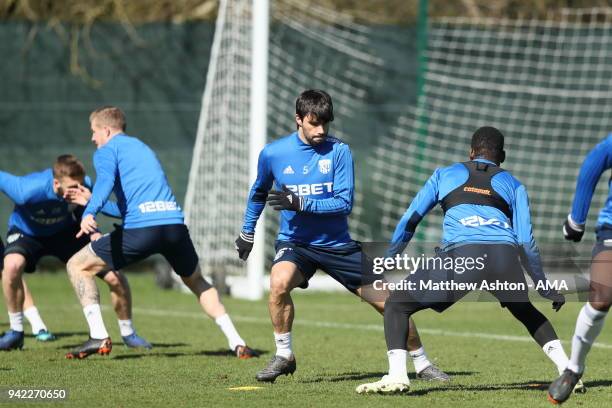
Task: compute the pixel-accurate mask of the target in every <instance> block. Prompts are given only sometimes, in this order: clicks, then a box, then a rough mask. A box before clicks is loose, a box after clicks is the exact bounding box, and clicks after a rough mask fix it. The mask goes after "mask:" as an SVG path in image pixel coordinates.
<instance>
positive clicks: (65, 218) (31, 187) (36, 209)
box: [0, 169, 120, 237]
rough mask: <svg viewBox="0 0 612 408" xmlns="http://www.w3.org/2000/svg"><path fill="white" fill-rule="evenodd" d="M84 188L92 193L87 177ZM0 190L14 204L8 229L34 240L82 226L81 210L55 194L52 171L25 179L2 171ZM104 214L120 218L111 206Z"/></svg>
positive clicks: (115, 209) (106, 206)
mask: <svg viewBox="0 0 612 408" xmlns="http://www.w3.org/2000/svg"><path fill="white" fill-rule="evenodd" d="M84 185H85V187H87V188H89V189H91V179H90V178H89V177H87V176H86V177H85V182H84ZM0 190H1V191H2V192H3V193H4V194H6V195H7V196H8V197H9V198H10V199H11V200H12V201H13V202H14V203H15V208H14V209H13V212H12V213H11V216H10V217H9V222H8V228H9V231H10V230H11V229H15V228H17V229H19V230H20V231H21V232H23V233H25V234H27V235H31V236H35V237H36V236H41V237H42V236H50V235H54V234H56V233H58V232H61V231H63V230H65V229H68V228H74V227H75V225H77V224H78V223H79V222H80V216H79V213H80V211H81V210H82V209H83V208H82V207H80V206H78V205H75V204H69V203H67V202H66V201H65V200H64V199H63V197H58V196H57V194H55V192H54V191H53V170H52V169H46V170H43V171H40V172H36V173H30V174H27V175H25V176H15V175H12V174H10V173H6V172H4V171H0ZM102 212H103V213H104V214H106V215H108V216H111V217H119V216H120V213H119V208H118V207H117V204H116V203H114V202H110V201H109V202H108V203H107V204H106V205H105V206H104V208H103V209H102Z"/></svg>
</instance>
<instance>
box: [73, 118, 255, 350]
mask: <svg viewBox="0 0 612 408" xmlns="http://www.w3.org/2000/svg"><path fill="white" fill-rule="evenodd" d="M89 121H90V124H91V131H92V137H91V139H92V141H93V142H94V144H95V145H96V146H97V148H98V149H97V151H96V153H95V154H94V160H93V161H94V167H95V169H96V174H97V179H96V184H95V185H94V188H93V191H92V195H91V198H90V199H89V203H88V204H87V207H86V208H85V211H84V212H83V217H82V219H81V227H80V231H79V233H78V236H81V235H83V234H91V233H93V232H95V231H96V229H97V223H96V219H95V217H96V215H97V214H98V212H100V211H101V210H102V208H103V207H104V205H105V204H106V203H107V201H108V198H109V196H110V194H111V192H114V193H115V196H116V198H117V205H118V207H119V212H120V214H121V218H122V219H123V225H122V226H119V227H117V228H116V229H115V230H114V231H113V232H112V233H110V234H106V235H104V236H102V237H101V238H100V239H98V240H96V241H93V242H91V244H89V245H87V246H86V247H84V248H83V249H81V250H80V251H79V252H78V253H76V254H75V255H74V256H73V257H72V258H70V260H69V261H68V265H67V269H68V275H69V276H70V281H71V282H72V285H73V286H74V289H75V291H76V294H77V297H78V298H79V301H80V302H81V305H82V306H83V312H84V314H85V317H86V319H87V323H88V325H89V332H90V337H89V340H87V341H86V342H85V343H84V344H83V345H82V346H80V347H78V348H77V349H76V350H74V351H72V352H69V353H68V354H66V357H67V358H85V357H87V356H89V355H91V354H95V353H99V354H108V353H110V352H111V349H112V343H111V339H110V337H109V335H108V332H107V331H106V327H105V326H104V321H103V320H102V314H101V312H100V295H99V293H98V288H97V287H96V283H95V280H94V276H95V275H96V274H97V273H100V272H104V271H107V270H111V269H112V270H117V269H121V268H123V267H125V266H127V265H129V264H132V263H134V262H137V261H139V260H142V259H145V258H147V257H148V256H150V255H153V254H158V253H159V254H162V255H163V256H164V257H165V258H166V260H167V261H168V262H169V263H170V265H171V266H172V268H173V269H174V271H175V272H176V273H177V274H178V275H179V276H181V278H182V280H183V282H184V283H185V285H187V287H188V288H189V289H191V291H192V292H193V294H194V295H195V296H196V298H197V299H198V302H199V303H200V305H201V306H202V308H203V309H204V311H205V312H206V313H207V314H208V315H209V316H210V317H211V318H213V319H215V322H216V323H217V324H218V325H219V326H220V328H221V330H222V331H223V333H224V334H225V336H226V337H227V339H228V343H229V346H230V349H231V350H232V351H233V352H234V353H235V354H236V356H237V357H239V358H241V359H245V358H250V357H253V356H254V355H255V353H254V351H253V350H251V349H250V348H249V347H247V345H246V343H245V342H244V340H242V338H241V337H240V335H239V334H238V332H237V331H236V329H235V328H234V325H233V323H232V321H231V319H230V318H229V316H228V315H227V313H226V312H225V308H224V307H223V304H221V302H220V300H219V296H218V294H217V291H216V289H214V288H213V287H212V286H211V285H210V284H209V283H208V282H207V281H206V280H205V279H204V278H203V277H202V275H201V273H200V267H199V259H198V255H197V254H196V251H195V248H194V247H193V243H192V242H191V238H190V237H189V231H188V230H187V227H186V226H185V224H184V222H183V212H182V210H181V208H180V207H179V206H178V204H177V202H176V198H175V197H174V194H173V193H172V190H171V189H170V186H169V185H168V181H167V180H166V175H165V173H164V171H163V169H162V167H161V164H160V162H159V160H158V159H157V156H156V155H155V153H154V152H153V151H152V150H151V149H150V148H149V146H147V145H146V144H144V143H143V142H142V141H140V140H139V139H137V138H134V137H131V136H128V135H126V134H125V116H124V114H123V112H122V111H121V110H120V109H119V108H117V107H114V106H105V107H102V108H99V109H96V110H95V111H93V112H92V113H91V115H90V117H89Z"/></svg>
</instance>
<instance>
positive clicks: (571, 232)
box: [563, 215, 584, 242]
mask: <svg viewBox="0 0 612 408" xmlns="http://www.w3.org/2000/svg"><path fill="white" fill-rule="evenodd" d="M583 235H584V225H579V224H576V223H575V222H574V221H573V220H572V219H571V218H570V216H569V215H568V216H567V218H566V219H565V222H564V223H563V236H564V237H565V239H567V240H568V241H574V242H580V240H581V239H582V236H583Z"/></svg>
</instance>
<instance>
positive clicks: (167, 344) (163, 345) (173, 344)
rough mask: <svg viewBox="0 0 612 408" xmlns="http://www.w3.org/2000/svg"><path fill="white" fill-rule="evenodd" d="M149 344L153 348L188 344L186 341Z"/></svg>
mask: <svg viewBox="0 0 612 408" xmlns="http://www.w3.org/2000/svg"><path fill="white" fill-rule="evenodd" d="M151 345H152V346H153V348H154V349H156V348H169V347H184V346H189V344H187V343H151Z"/></svg>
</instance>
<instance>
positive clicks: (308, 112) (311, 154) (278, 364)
mask: <svg viewBox="0 0 612 408" xmlns="http://www.w3.org/2000/svg"><path fill="white" fill-rule="evenodd" d="M333 119H334V114H333V105H332V100H331V97H330V96H329V95H328V94H327V93H326V92H324V91H321V90H307V91H304V92H302V94H300V96H299V97H298V98H297V100H296V109H295V121H296V125H297V131H296V132H294V133H292V134H290V135H288V136H286V137H283V138H281V139H279V140H277V141H275V142H272V143H270V144H268V145H267V146H266V147H265V148H264V149H263V150H262V151H261V153H260V155H259V161H258V172H257V179H256V181H255V183H254V184H253V186H252V188H251V192H250V194H249V199H248V203H247V208H246V212H245V216H244V226H243V227H242V231H241V232H240V236H239V237H238V239H237V240H236V249H237V250H238V255H239V257H240V258H241V259H243V260H246V259H247V257H248V256H249V253H250V251H251V249H252V247H253V237H254V233H255V225H256V223H257V220H258V218H259V216H260V214H261V212H262V211H263V209H264V207H265V204H266V200H267V201H268V202H269V203H270V205H271V206H272V207H273V208H274V209H275V210H278V211H280V212H281V214H280V215H281V222H280V231H279V233H278V238H277V241H276V256H275V258H274V261H273V266H272V271H271V273H270V295H269V296H270V299H269V303H268V307H269V310H270V317H271V319H272V326H273V328H274V340H275V343H276V353H275V355H274V357H273V358H272V359H271V361H270V362H269V364H268V366H267V367H265V368H264V369H263V370H261V371H260V372H259V373H257V376H256V378H257V379H258V380H259V381H267V382H274V380H276V378H277V377H278V376H280V375H283V374H285V375H287V374H293V372H294V371H295V369H296V362H295V357H294V355H293V351H292V348H291V327H292V324H293V316H294V306H293V301H292V299H291V295H290V292H291V290H293V289H294V288H296V287H301V288H306V287H307V286H308V280H309V279H310V278H311V277H312V276H313V275H314V273H315V271H316V270H317V269H321V270H323V271H325V272H326V273H327V274H328V275H329V276H331V277H332V278H334V279H335V280H336V281H338V282H339V283H341V284H342V285H343V286H344V287H345V288H346V289H348V290H349V291H351V292H352V293H354V294H356V295H357V296H362V297H364V300H366V301H367V302H368V303H370V304H371V305H372V306H373V307H374V308H375V309H376V310H377V311H378V312H380V313H382V312H383V307H384V301H381V300H375V299H370V298H367V297H366V296H365V293H366V292H367V290H368V289H369V288H370V287H371V285H370V282H369V281H368V278H367V277H366V276H365V275H363V274H362V249H361V246H360V245H359V243H357V242H355V241H353V240H352V239H351V237H350V235H349V228H348V215H349V214H350V213H351V210H352V207H353V192H354V175H353V159H352V156H351V151H350V149H349V147H348V145H347V144H345V143H343V142H342V141H341V140H339V139H336V138H334V137H332V136H329V135H328V130H329V123H330V122H331V121H333ZM273 184H275V185H276V187H277V189H279V190H278V191H269V190H270V189H271V188H272V186H273ZM383 299H384V298H383ZM410 327H411V332H410V336H409V339H408V347H409V349H410V351H411V356H412V357H413V361H414V365H415V369H416V372H417V374H418V376H419V378H422V379H426V380H441V381H446V380H448V376H447V375H446V374H445V373H444V372H442V371H440V370H439V369H438V368H437V367H435V366H434V365H433V364H431V362H430V361H429V360H428V358H427V355H426V353H425V350H424V348H423V346H422V344H421V341H420V338H419V336H418V333H417V331H416V328H415V326H414V323H412V322H411V324H410Z"/></svg>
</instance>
